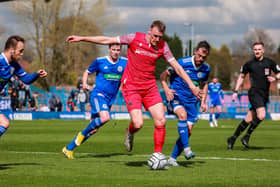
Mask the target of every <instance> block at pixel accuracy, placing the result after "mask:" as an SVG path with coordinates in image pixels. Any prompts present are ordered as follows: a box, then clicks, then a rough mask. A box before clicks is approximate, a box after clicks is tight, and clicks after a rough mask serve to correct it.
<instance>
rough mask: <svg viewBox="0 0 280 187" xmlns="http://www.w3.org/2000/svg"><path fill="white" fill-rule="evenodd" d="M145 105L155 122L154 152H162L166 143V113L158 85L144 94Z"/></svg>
mask: <svg viewBox="0 0 280 187" xmlns="http://www.w3.org/2000/svg"><path fill="white" fill-rule="evenodd" d="M142 100H143V105H144V107H145V108H146V110H148V111H149V112H150V114H151V116H152V118H153V120H154V123H155V129H154V152H160V153H161V152H162V147H163V144H164V141H165V123H166V119H165V112H164V106H163V102H162V99H161V96H160V94H159V91H158V88H157V86H156V85H153V87H151V88H150V89H149V90H147V91H146V92H145V93H143V98H142Z"/></svg>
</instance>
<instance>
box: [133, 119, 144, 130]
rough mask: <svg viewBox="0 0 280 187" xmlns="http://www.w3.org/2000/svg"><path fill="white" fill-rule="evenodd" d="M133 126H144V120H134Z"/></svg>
mask: <svg viewBox="0 0 280 187" xmlns="http://www.w3.org/2000/svg"><path fill="white" fill-rule="evenodd" d="M133 127H134V128H135V129H141V128H142V127H143V120H139V121H134V122H133Z"/></svg>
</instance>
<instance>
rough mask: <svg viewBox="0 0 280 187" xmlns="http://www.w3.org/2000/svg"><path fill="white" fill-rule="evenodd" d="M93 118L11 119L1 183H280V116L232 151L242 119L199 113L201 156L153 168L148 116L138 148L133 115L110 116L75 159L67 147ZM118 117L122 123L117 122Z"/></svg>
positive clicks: (169, 135) (169, 136) (171, 131)
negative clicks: (214, 123)
mask: <svg viewBox="0 0 280 187" xmlns="http://www.w3.org/2000/svg"><path fill="white" fill-rule="evenodd" d="M87 123H88V121H57V120H37V121H12V122H11V126H10V129H9V130H8V132H7V133H6V134H5V135H4V136H2V137H1V138H0V187H10V186H11V187H17V186H20V187H25V186H28V187H29V186H36V187H37V186H38V187H44V186H59V187H62V186H77V187H78V186H97V187H103V186H120V187H127V186H133V187H138V186H139V187H145V186H153V187H157V186H166V187H169V186H170V187H171V186H176V187H177V186H186V187H243V186H244V187H251V186H252V187H279V186H280V140H279V137H280V136H279V134H280V124H279V122H276V121H268V120H267V121H264V122H263V123H262V124H261V125H260V127H259V128H258V129H257V130H256V131H255V132H254V134H253V136H252V138H251V141H250V144H251V145H252V148H251V149H249V150H247V149H245V148H243V146H242V145H241V142H240V139H238V140H237V142H236V145H235V147H234V150H233V151H228V150H227V149H226V138H227V137H228V136H229V135H231V134H232V133H233V131H234V129H235V127H236V125H237V124H238V123H239V121H237V120H220V121H219V127H218V128H210V127H209V124H208V122H207V121H203V120H201V121H199V122H198V123H197V125H196V126H195V127H194V129H193V135H192V137H191V139H190V145H191V147H192V149H193V151H194V152H195V153H196V155H197V157H196V158H194V159H192V160H190V161H187V160H185V159H184V157H183V156H180V157H179V158H178V162H179V164H180V165H181V166H180V167H171V168H169V169H167V170H163V171H153V170H150V169H149V168H148V167H147V164H146V161H147V158H148V155H149V154H151V153H152V152H153V122H152V120H145V124H144V127H143V129H141V131H140V132H138V133H137V134H136V136H135V142H134V143H135V144H134V150H133V151H132V152H131V153H127V152H126V151H125V149H124V147H123V140H124V133H125V128H126V127H127V125H128V121H126V120H119V121H111V122H109V123H107V124H106V125H105V126H104V127H102V128H101V129H100V130H99V132H98V133H97V134H95V135H94V136H92V137H91V138H90V139H89V140H88V141H87V142H86V143H85V144H82V145H81V146H80V147H78V148H77V149H76V150H75V154H74V155H75V157H76V158H75V159H74V160H68V159H66V158H65V157H64V156H63V155H62V153H61V149H62V148H63V146H65V145H66V144H67V143H68V142H69V141H70V140H71V139H72V138H73V137H74V135H75V134H76V133H77V132H78V131H79V130H81V129H83V128H84V127H85V126H86V124H87ZM115 123H116V124H115ZM176 124H177V122H176V120H168V121H167V131H166V141H165V145H164V150H163V153H164V154H166V155H170V153H171V150H172V148H173V144H174V142H175V140H176V138H177V128H176Z"/></svg>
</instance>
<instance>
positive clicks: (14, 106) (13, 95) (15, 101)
mask: <svg viewBox="0 0 280 187" xmlns="http://www.w3.org/2000/svg"><path fill="white" fill-rule="evenodd" d="M11 109H12V111H17V110H18V92H17V90H16V89H12V92H11Z"/></svg>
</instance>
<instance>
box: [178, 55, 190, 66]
mask: <svg viewBox="0 0 280 187" xmlns="http://www.w3.org/2000/svg"><path fill="white" fill-rule="evenodd" d="M178 61H179V62H181V63H183V64H187V63H190V64H192V56H184V57H182V58H180V59H179V60H178Z"/></svg>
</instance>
